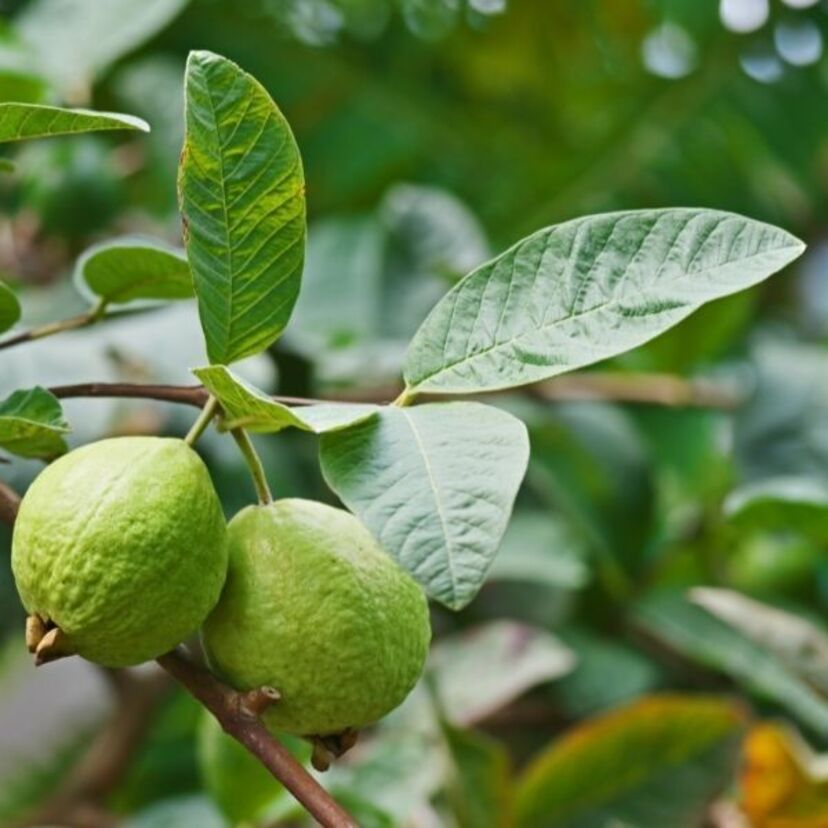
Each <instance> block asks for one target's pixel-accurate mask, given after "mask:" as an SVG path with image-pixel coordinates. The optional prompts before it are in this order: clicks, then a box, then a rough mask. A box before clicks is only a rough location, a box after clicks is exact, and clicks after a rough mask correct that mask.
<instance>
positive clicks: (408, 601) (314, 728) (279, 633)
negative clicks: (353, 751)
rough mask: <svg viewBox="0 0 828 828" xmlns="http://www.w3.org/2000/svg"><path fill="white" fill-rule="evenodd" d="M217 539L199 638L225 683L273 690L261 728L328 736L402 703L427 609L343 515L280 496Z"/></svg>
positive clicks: (422, 645)
mask: <svg viewBox="0 0 828 828" xmlns="http://www.w3.org/2000/svg"><path fill="white" fill-rule="evenodd" d="M228 538H229V546H230V562H229V569H228V575H227V583H226V584H225V587H224V591H223V592H222V595H221V599H220V600H219V603H218V604H217V606H216V608H215V609H214V610H213V612H212V613H211V614H210V616H209V618H208V619H207V621H206V623H205V624H204V628H203V630H202V640H203V643H204V648H205V651H206V653H207V658H208V660H209V662H210V665H211V666H212V667H213V669H214V670H216V672H218V673H219V674H220V675H221V676H222V677H224V678H225V679H226V680H227V681H228V682H229V683H230V684H232V685H233V686H234V687H236V688H237V689H239V690H251V689H254V688H257V687H262V686H271V687H275V688H276V689H277V690H278V691H279V692H280V693H281V700H280V701H278V702H276V704H274V705H273V706H272V707H270V708H268V710H267V711H266V712H265V714H264V721H265V723H266V724H267V726H268V727H269V728H270V729H272V730H274V731H284V732H286V733H294V734H298V735H305V736H324V735H331V734H339V733H342V732H344V731H351V730H355V729H357V728H360V727H363V726H365V725H368V724H370V723H371V722H374V721H376V720H377V719H379V718H381V717H382V716H384V715H385V714H386V713H388V712H389V711H391V710H393V709H394V708H395V707H396V706H397V705H399V704H400V703H401V702H402V701H403V699H405V697H406V696H407V695H408V693H409V692H410V690H411V689H412V688H413V686H414V684H415V683H416V682H417V679H418V678H419V676H420V674H421V673H422V670H423V665H424V662H425V658H426V654H427V652H428V644H429V639H430V636H431V631H430V626H429V617H428V604H427V602H426V598H425V595H424V594H423V592H422V590H421V589H420V587H419V586H418V585H417V584H416V583H415V582H414V581H413V580H412V579H411V578H410V577H409V576H408V575H407V574H406V573H405V572H403V570H402V569H400V568H399V567H398V566H397V564H396V563H395V562H394V561H393V560H392V559H391V558H390V557H389V556H388V555H387V554H386V553H385V552H384V551H383V550H382V549H381V548H380V547H379V546H378V544H377V543H376V541H375V540H374V539H373V537H372V536H371V534H370V533H369V532H368V530H367V529H365V528H364V527H363V526H362V524H361V523H360V522H359V521H358V520H357V519H356V518H355V517H354V516H353V515H351V514H349V513H348V512H345V511H342V510H341V509H334V508H333V507H331V506H326V505H324V504H322V503H315V502H313V501H308V500H295V499H288V500H279V501H276V502H275V503H272V504H270V505H268V506H250V507H248V508H246V509H243V510H242V511H241V512H239V514H238V515H236V517H234V518H233V520H231V521H230V525H229V527H228Z"/></svg>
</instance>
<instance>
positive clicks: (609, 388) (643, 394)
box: [49, 371, 742, 411]
mask: <svg viewBox="0 0 828 828" xmlns="http://www.w3.org/2000/svg"><path fill="white" fill-rule="evenodd" d="M49 390H50V391H51V392H52V393H53V394H54V395H55V396H56V397H60V398H62V399H66V398H70V397H134V398H141V399H153V400H162V401H165V402H173V403H182V404H184V405H191V406H194V407H196V408H201V407H203V406H204V404H205V403H206V402H207V399H208V398H209V396H210V395H209V392H208V391H207V389H206V388H204V387H203V386H201V385H192V386H183V385H143V384H135V383H111V382H90V383H82V384H79V385H59V386H56V387H54V388H50V389H49ZM399 391H400V389H399V387H390V386H389V387H386V388H375V389H362V390H357V391H353V392H343V393H339V394H337V395H336V396H335V397H334V398H333V399H329V400H317V399H308V398H306V397H285V396H274V397H272V398H271V399H273V400H274V401H276V402H280V403H283V404H285V405H313V404H315V403H320V402H369V403H385V402H388V401H389V400H392V399H394V398H395V397H396V396H397V394H398V393H399ZM525 392H526V393H528V394H529V395H530V396H533V397H535V398H537V399H540V400H544V401H546V402H563V401H575V400H592V401H603V402H622V403H638V404H642V405H660V406H667V407H671V408H713V409H721V410H724V411H730V410H733V409H735V408H737V407H738V406H739V404H740V403H741V401H742V398H741V395H740V394H738V393H737V392H736V391H734V390H733V389H732V388H730V387H729V386H726V385H723V384H722V383H718V382H712V381H710V380H694V379H684V378H683V377H676V376H672V375H670V374H626V373H620V372H598V371H595V372H584V373H575V374H568V375H566V376H562V377H557V378H555V379H552V380H547V381H545V382H539V383H535V384H534V385H529V386H527V387H526V388H525ZM423 398H424V399H426V398H431V399H433V398H434V397H429V395H423Z"/></svg>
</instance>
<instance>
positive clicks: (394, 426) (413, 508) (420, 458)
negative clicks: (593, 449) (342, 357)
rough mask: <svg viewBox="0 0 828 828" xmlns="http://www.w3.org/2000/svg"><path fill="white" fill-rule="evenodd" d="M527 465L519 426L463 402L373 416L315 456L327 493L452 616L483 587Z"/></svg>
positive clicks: (328, 439)
mask: <svg viewBox="0 0 828 828" xmlns="http://www.w3.org/2000/svg"><path fill="white" fill-rule="evenodd" d="M528 459H529V440H528V438H527V436H526V428H525V426H524V425H523V423H522V422H520V420H517V419H515V418H514V417H513V416H512V415H511V414H507V413H506V412H505V411H501V410H499V409H497V408H492V407H490V406H486V405H481V404H480V403H472V402H458V403H438V404H431V405H418V406H415V407H414V408H398V407H396V406H391V407H389V408H385V409H381V410H380V411H379V413H378V415H377V417H375V418H372V419H371V420H367V421H366V422H364V423H360V424H359V425H357V426H354V427H353V428H349V429H346V430H345V431H339V432H336V433H333V434H327V435H325V436H324V437H323V438H322V452H321V460H322V472H323V474H324V475H325V479H326V480H327V482H328V485H329V486H330V487H331V488H332V489H333V490H334V491H335V492H336V493H337V494H338V495H339V497H340V498H341V499H342V501H343V502H344V503H345V505H346V506H347V507H348V508H349V509H350V510H351V511H353V512H354V513H356V514H357V515H358V516H359V517H360V519H361V520H362V521H363V523H365V525H366V526H367V527H368V528H369V529H370V530H371V531H372V532H373V533H374V535H375V536H376V537H377V539H378V540H379V541H380V543H382V545H383V546H384V547H385V549H386V550H387V551H388V552H389V553H390V554H391V555H392V556H393V557H394V558H396V560H397V561H398V562H399V563H400V565H401V566H402V567H404V568H405V569H407V570H408V571H409V572H410V573H411V574H412V575H413V576H414V578H416V579H417V580H418V581H419V582H420V583H421V584H422V585H423V587H424V588H425V590H426V592H427V593H428V594H429V595H430V596H431V597H432V598H434V599H436V600H438V601H440V602H442V603H443V604H445V605H446V606H448V607H450V608H452V609H460V608H461V607H463V606H465V605H466V604H467V603H468V602H469V601H471V599H472V598H473V597H474V595H475V594H476V592H477V591H478V589H479V588H480V586H481V584H482V583H483V581H484V579H485V577H486V573H487V571H488V569H489V567H490V566H491V563H492V560H493V559H494V556H495V555H496V554H497V550H498V546H499V545H500V540H501V538H502V537H503V533H504V531H505V529H506V524H507V523H508V520H509V515H510V513H511V510H512V504H513V503H514V500H515V495H516V494H517V490H518V487H519V486H520V482H521V480H523V475H524V474H525V472H526V464H527V462H528Z"/></svg>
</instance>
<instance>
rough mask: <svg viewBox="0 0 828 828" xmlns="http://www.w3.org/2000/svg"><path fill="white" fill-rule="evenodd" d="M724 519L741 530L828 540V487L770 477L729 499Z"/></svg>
mask: <svg viewBox="0 0 828 828" xmlns="http://www.w3.org/2000/svg"><path fill="white" fill-rule="evenodd" d="M724 511H725V514H726V515H727V517H728V518H729V519H730V520H731V521H732V522H734V523H736V524H738V525H739V526H740V527H749V528H753V529H761V530H764V531H774V530H776V531H779V530H782V531H788V532H801V533H803V534H806V535H808V536H809V537H812V538H815V539H817V540H821V541H825V540H828V484H826V483H825V482H824V481H823V480H818V479H815V478H813V477H804V476H803V477H793V476H790V477H771V478H767V479H765V480H757V481H755V482H753V483H747V484H745V485H744V486H741V487H740V488H738V489H735V490H734V491H733V492H731V493H730V495H728V498H727V500H726V501H725V504H724Z"/></svg>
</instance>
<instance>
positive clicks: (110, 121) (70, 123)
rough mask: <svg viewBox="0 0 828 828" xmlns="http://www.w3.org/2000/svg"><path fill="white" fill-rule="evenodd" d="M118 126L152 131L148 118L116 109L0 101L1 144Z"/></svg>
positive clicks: (117, 127)
mask: <svg viewBox="0 0 828 828" xmlns="http://www.w3.org/2000/svg"><path fill="white" fill-rule="evenodd" d="M115 129H126V130H138V131H139V132H149V129H150V128H149V124H148V123H147V122H146V121H142V120H141V119H140V118H136V117H135V116H134V115H121V114H119V113H117V112H93V111H92V110H90V109H61V108H60V107H57V106H42V105H41V104H28V103H0V143H6V142H9V141H23V140H25V139H28V138H49V137H52V136H55V135H74V134H77V133H79V132H105V131H111V130H115Z"/></svg>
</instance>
